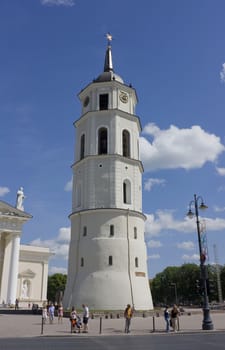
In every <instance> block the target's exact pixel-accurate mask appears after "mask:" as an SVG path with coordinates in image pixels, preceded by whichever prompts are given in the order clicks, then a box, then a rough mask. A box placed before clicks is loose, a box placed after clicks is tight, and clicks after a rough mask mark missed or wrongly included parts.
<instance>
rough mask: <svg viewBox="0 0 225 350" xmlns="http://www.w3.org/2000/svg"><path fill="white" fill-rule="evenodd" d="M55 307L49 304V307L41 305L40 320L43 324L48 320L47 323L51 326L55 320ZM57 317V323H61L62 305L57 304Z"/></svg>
mask: <svg viewBox="0 0 225 350" xmlns="http://www.w3.org/2000/svg"><path fill="white" fill-rule="evenodd" d="M55 311H56V308H55V305H54V304H53V303H51V304H50V305H46V304H44V305H43V308H42V318H43V322H44V323H46V322H47V320H48V319H49V323H50V324H52V323H53V321H54V318H55ZM57 316H58V323H62V322H63V306H62V304H59V305H58V307H57Z"/></svg>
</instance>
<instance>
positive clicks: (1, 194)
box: [0, 187, 10, 197]
mask: <svg viewBox="0 0 225 350" xmlns="http://www.w3.org/2000/svg"><path fill="white" fill-rule="evenodd" d="M9 192H10V190H9V188H8V187H0V197H4V196H5V195H6V194H7V193H9Z"/></svg>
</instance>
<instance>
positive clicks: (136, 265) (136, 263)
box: [135, 258, 138, 267]
mask: <svg viewBox="0 0 225 350" xmlns="http://www.w3.org/2000/svg"><path fill="white" fill-rule="evenodd" d="M135 267H138V258H135Z"/></svg>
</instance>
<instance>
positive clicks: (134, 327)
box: [0, 311, 225, 338]
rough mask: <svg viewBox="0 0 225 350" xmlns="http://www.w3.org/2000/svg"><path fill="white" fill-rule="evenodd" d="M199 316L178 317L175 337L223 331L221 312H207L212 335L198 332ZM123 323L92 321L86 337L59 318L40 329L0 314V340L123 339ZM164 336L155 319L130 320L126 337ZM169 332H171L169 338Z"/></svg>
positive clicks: (28, 319)
mask: <svg viewBox="0 0 225 350" xmlns="http://www.w3.org/2000/svg"><path fill="white" fill-rule="evenodd" d="M202 318H203V317H202V313H197V314H192V313H191V315H181V316H180V317H179V326H180V330H179V332H177V334H179V333H192V332H216V331H225V312H224V311H223V312H220V313H219V312H218V313H217V312H211V318H212V321H213V325H214V330H213V331H202ZM124 323H125V322H124V319H123V318H119V319H105V318H102V319H100V318H94V319H90V320H89V332H88V333H85V334H83V333H80V334H78V333H76V334H74V333H71V328H70V321H69V319H68V318H63V322H62V324H58V320H57V318H55V320H54V322H53V324H49V323H48V322H47V323H46V324H44V325H43V328H42V317H41V316H40V315H29V314H28V315H20V314H0V338H3V337H6V338H8V337H9V338H13V337H38V336H77V337H85V336H101V335H123V336H127V335H126V334H124ZM150 333H151V334H155V335H157V334H164V333H165V321H164V318H163V316H159V317H156V316H155V317H154V318H153V317H152V316H151V317H134V318H133V319H132V321H131V333H130V334H129V335H146V334H150ZM172 334H173V332H172V331H171V335H172Z"/></svg>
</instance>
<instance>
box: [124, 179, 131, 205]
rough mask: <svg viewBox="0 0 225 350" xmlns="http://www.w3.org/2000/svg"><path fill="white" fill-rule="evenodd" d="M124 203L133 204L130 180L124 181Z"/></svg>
mask: <svg viewBox="0 0 225 350" xmlns="http://www.w3.org/2000/svg"><path fill="white" fill-rule="evenodd" d="M123 203H125V204H131V184H130V181H129V180H125V181H124V182H123Z"/></svg>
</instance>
